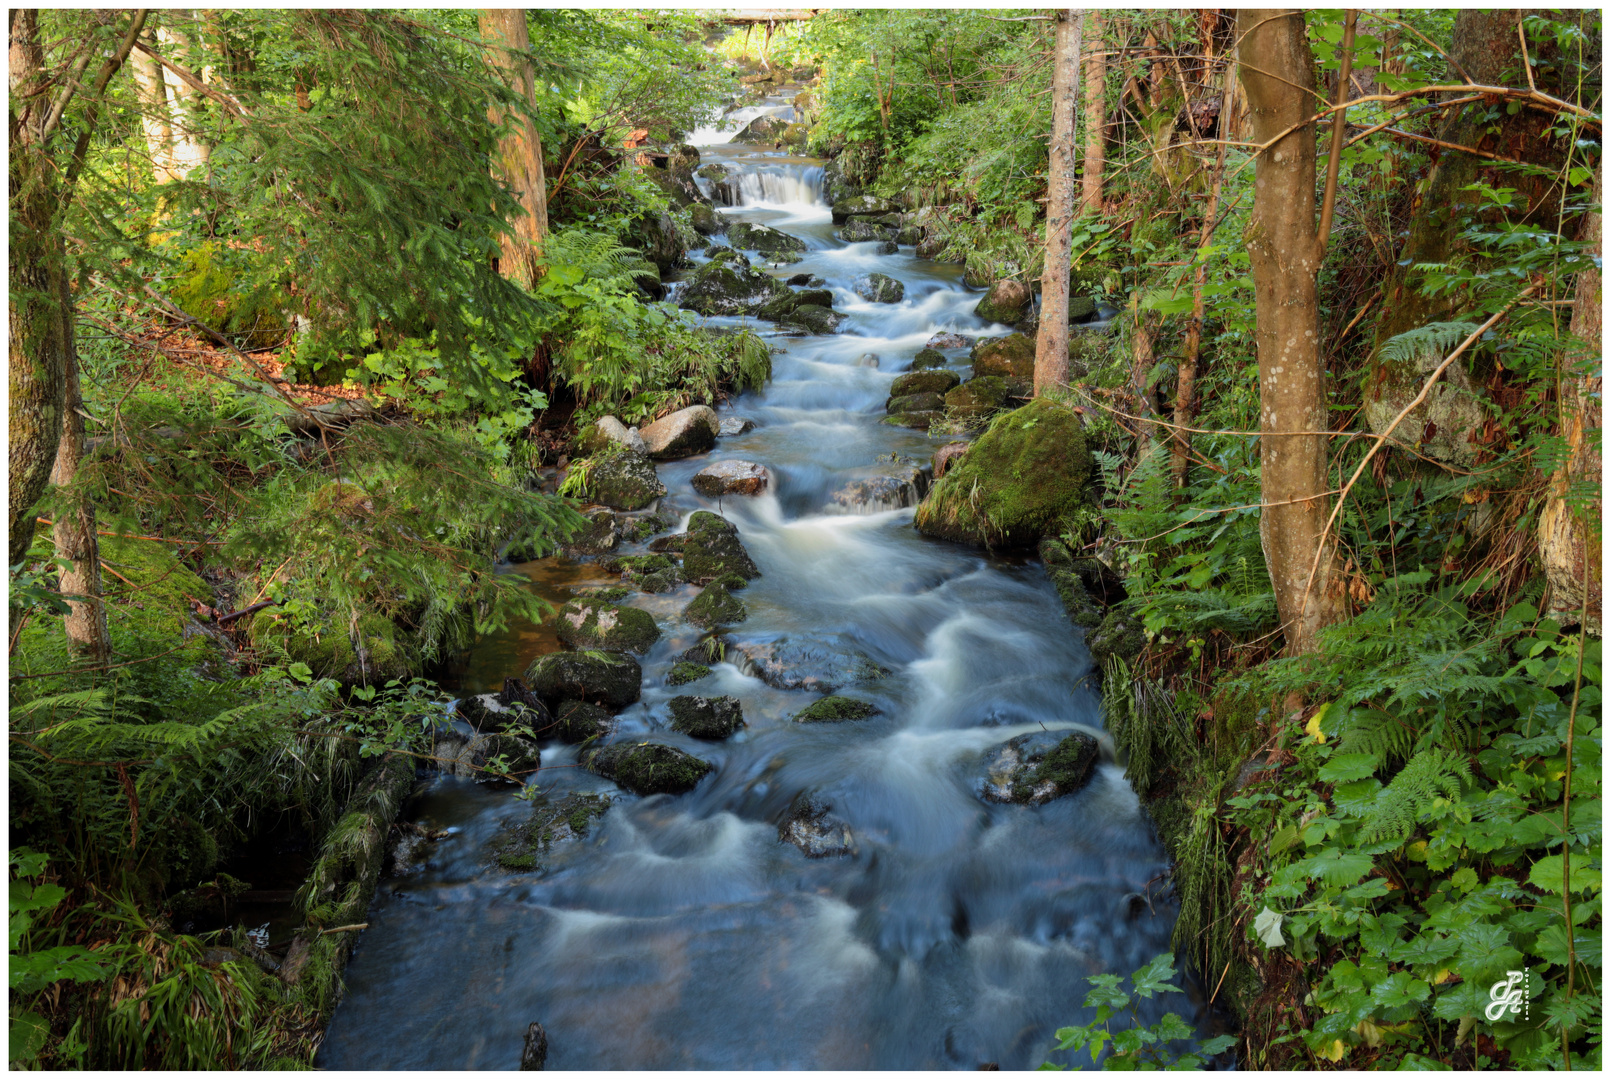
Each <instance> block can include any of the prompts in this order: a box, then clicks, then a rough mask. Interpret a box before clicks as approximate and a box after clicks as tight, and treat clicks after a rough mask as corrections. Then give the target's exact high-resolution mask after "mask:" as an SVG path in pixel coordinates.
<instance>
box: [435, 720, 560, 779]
mask: <svg viewBox="0 0 1611 1080" xmlns="http://www.w3.org/2000/svg"><path fill="white" fill-rule="evenodd" d="M436 753H437V756H438V757H439V758H445V759H446V760H445V761H443V762H442V765H443V771H445V772H448V773H450V774H452V775H453V776H468V777H473V778H474V779H476V780H480V781H504V780H514V781H518V782H524V781H526V780H528V779H530V778H531V774H532V773H534V772H536V771H537V769H538V766H539V765H540V764H541V751H540V750H539V749H538V747H537V744H536V743H535V742H533V741H532V740H530V739H528V738H525V737H524V736H520V735H511V734H509V733H507V732H498V731H495V732H478V733H477V734H475V735H472V736H470V737H469V738H468V739H462V738H461V739H457V740H456V739H454V738H453V737H452V736H444V737H442V738H439V739H438V740H437V751H436Z"/></svg>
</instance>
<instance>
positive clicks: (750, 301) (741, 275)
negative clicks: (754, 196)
mask: <svg viewBox="0 0 1611 1080" xmlns="http://www.w3.org/2000/svg"><path fill="white" fill-rule="evenodd" d="M788 291H789V287H788V286H787V285H785V284H783V282H781V281H779V280H778V279H777V278H775V277H773V276H772V275H771V274H768V273H767V272H766V271H764V270H760V269H757V268H756V267H753V266H751V265H750V260H749V258H748V257H746V256H745V255H744V253H743V252H740V251H735V250H733V249H732V248H730V247H713V249H712V250H711V260H710V262H708V263H706V264H705V265H704V266H701V267H699V268H698V269H696V270H694V271H693V272H692V273H691V274H690V275H689V277H688V280H687V281H686V282H684V283H683V285H682V288H681V289H680V290H679V291H678V293H677V306H678V307H682V308H687V309H689V310H690V311H696V312H698V313H699V314H701V315H705V316H710V315H754V314H755V313H756V312H758V311H759V310H760V309H761V308H762V307H764V306H765V305H766V304H768V303H770V302H771V301H773V300H776V299H777V298H778V297H779V296H782V295H785V294H787V293H788ZM644 439H645V441H647V440H648V436H647V435H645V436H644Z"/></svg>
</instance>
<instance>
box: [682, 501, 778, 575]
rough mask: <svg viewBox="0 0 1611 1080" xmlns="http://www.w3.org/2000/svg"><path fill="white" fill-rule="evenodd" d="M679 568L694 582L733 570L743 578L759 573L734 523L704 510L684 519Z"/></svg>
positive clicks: (732, 571) (732, 572)
mask: <svg viewBox="0 0 1611 1080" xmlns="http://www.w3.org/2000/svg"><path fill="white" fill-rule="evenodd" d="M682 572H683V576H684V577H686V578H687V579H688V580H689V581H691V582H693V583H694V584H696V585H700V584H704V583H706V582H709V581H714V580H715V579H716V578H719V577H721V576H722V575H723V574H737V575H739V576H740V577H742V578H746V579H749V578H758V577H760V576H761V571H760V569H759V568H757V567H756V565H755V562H754V561H753V560H752V559H751V558H750V555H749V552H747V551H745V550H744V545H743V544H742V543H741V542H740V541H739V539H738V526H736V525H734V524H733V523H732V522H730V521H728V520H726V519H725V518H720V517H717V516H716V515H715V514H712V513H710V512H709V511H706V510H696V511H694V513H693V515H692V516H691V517H690V518H689V519H688V533H687V539H685V540H684V541H683V553H682Z"/></svg>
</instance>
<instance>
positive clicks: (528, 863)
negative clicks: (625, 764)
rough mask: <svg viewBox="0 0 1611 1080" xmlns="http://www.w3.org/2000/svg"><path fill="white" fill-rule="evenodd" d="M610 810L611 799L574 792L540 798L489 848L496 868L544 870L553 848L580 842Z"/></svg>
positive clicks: (494, 839) (606, 796)
mask: <svg viewBox="0 0 1611 1080" xmlns="http://www.w3.org/2000/svg"><path fill="white" fill-rule="evenodd" d="M609 809H610V797H609V796H608V795H600V794H594V793H591V792H572V793H571V794H569V795H566V796H565V797H564V798H561V799H554V800H549V799H548V798H545V797H542V796H539V797H538V798H537V799H534V800H532V807H531V813H530V815H528V816H527V817H525V818H524V819H523V820H519V821H514V822H511V823H509V824H507V825H505V826H504V827H503V828H502V829H500V830H499V831H498V833H497V834H496V835H495V836H494V837H493V838H492V841H491V843H489V844H488V845H487V849H486V850H487V854H488V855H489V856H490V857H491V859H492V861H493V863H494V864H496V865H497V866H499V867H501V868H502V869H504V870H510V871H515V872H521V871H530V870H540V869H542V857H543V856H544V855H546V854H547V853H548V851H549V849H550V848H551V847H552V846H553V845H554V844H562V843H565V842H567V841H571V840H579V839H581V838H582V837H585V836H586V835H587V834H588V831H589V829H590V828H591V827H592V823H593V822H594V821H595V820H597V819H598V818H600V817H603V816H604V814H605V812H606V811H608V810H609Z"/></svg>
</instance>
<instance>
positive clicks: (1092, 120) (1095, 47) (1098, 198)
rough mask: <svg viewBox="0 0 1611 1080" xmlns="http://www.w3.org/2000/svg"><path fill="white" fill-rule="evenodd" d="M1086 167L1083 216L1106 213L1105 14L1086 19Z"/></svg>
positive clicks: (1081, 182) (1083, 177)
mask: <svg viewBox="0 0 1611 1080" xmlns="http://www.w3.org/2000/svg"><path fill="white" fill-rule="evenodd" d="M1085 33H1086V38H1087V40H1086V43H1085V168H1084V171H1083V173H1082V174H1081V178H1080V213H1082V214H1100V213H1101V212H1102V170H1103V169H1105V168H1106V167H1107V142H1106V139H1107V82H1108V61H1107V56H1106V55H1105V54H1104V52H1103V49H1102V13H1101V12H1100V11H1092V12H1091V13H1090V14H1088V15H1087V16H1086V17H1085Z"/></svg>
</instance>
